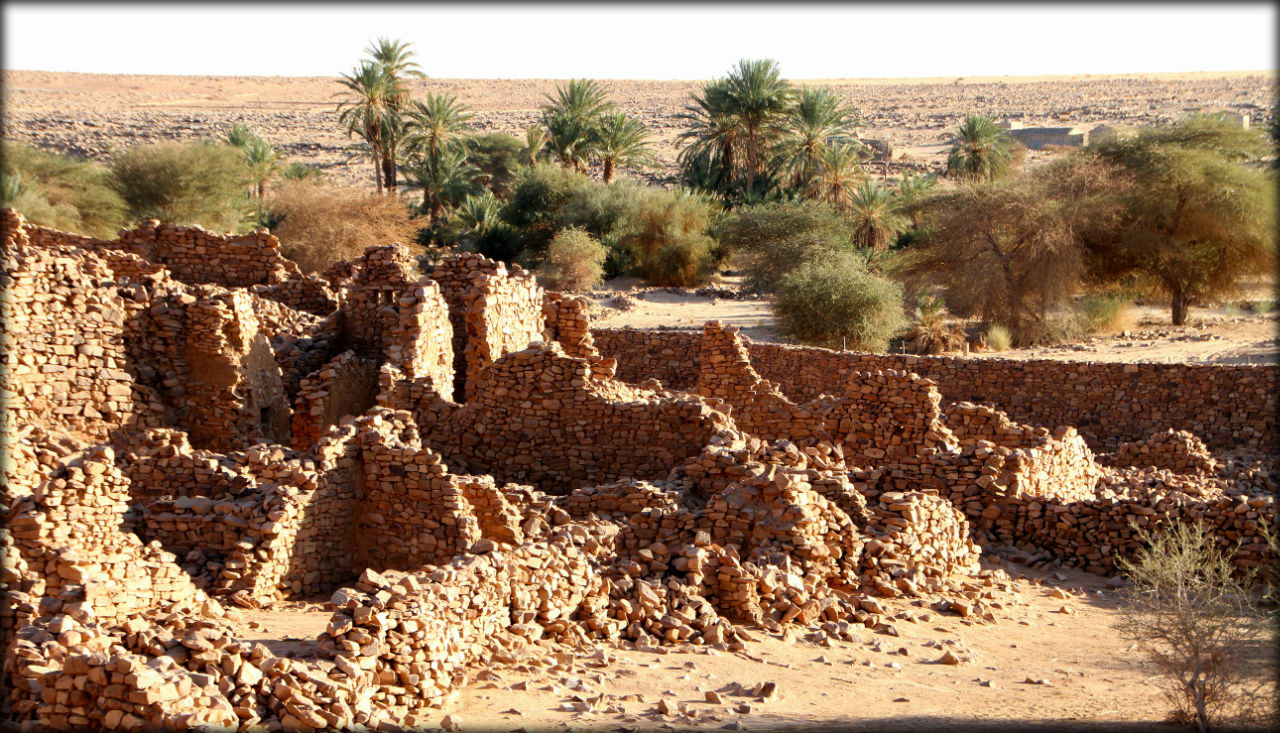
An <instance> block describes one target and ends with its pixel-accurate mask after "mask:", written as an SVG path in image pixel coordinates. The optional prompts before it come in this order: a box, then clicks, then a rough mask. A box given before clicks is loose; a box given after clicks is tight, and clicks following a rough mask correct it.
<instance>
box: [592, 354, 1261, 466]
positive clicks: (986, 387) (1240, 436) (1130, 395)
mask: <svg viewBox="0 0 1280 733" xmlns="http://www.w3.org/2000/svg"><path fill="white" fill-rule="evenodd" d="M592 334H593V336H594V338H595V343H596V348H597V349H599V351H600V353H601V354H603V355H604V356H611V357H613V358H615V359H617V361H618V378H619V379H622V380H624V381H628V382H633V383H636V382H640V381H643V380H644V379H647V378H656V379H658V380H660V381H661V382H662V384H663V385H664V386H666V387H667V388H669V389H685V390H688V389H692V388H693V387H694V385H695V384H696V382H697V378H698V373H699V365H698V359H699V348H700V345H701V335H700V334H698V333H690V332H660V331H634V330H627V329H595V330H593V331H592ZM747 351H748V353H749V354H750V356H751V362H752V364H753V365H754V367H755V369H756V371H757V372H759V374H760V375H761V376H762V377H763V378H764V379H767V380H769V381H772V382H776V383H777V384H779V385H780V387H781V389H782V391H783V392H784V393H785V394H786V395H787V396H788V397H790V398H791V399H794V400H810V399H814V398H816V397H817V396H818V395H820V394H822V393H823V392H826V391H829V390H830V389H831V384H832V382H833V378H836V379H838V378H839V377H835V375H843V374H847V373H849V372H852V371H874V370H877V369H880V370H895V371H904V372H905V371H910V372H915V373H917V374H920V375H921V376H923V377H926V378H928V379H931V380H933V381H934V382H936V383H937V384H938V389H939V391H940V392H941V394H942V398H943V400H944V401H945V402H965V401H968V402H981V403H985V404H989V405H992V406H994V407H996V408H999V409H1001V410H1003V411H1005V412H1006V413H1008V414H1009V416H1010V417H1012V418H1013V419H1014V420H1017V421H1019V422H1023V423H1029V424H1032V425H1051V426H1058V425H1071V426H1073V427H1075V428H1076V429H1077V430H1078V431H1079V432H1080V434H1081V435H1083V436H1085V439H1086V440H1087V441H1088V442H1089V444H1090V445H1091V446H1092V447H1093V448H1094V449H1095V450H1100V451H1114V450H1116V449H1117V448H1118V447H1119V445H1120V444H1121V443H1125V442H1132V441H1139V440H1144V439H1146V438H1147V437H1148V436H1150V435H1151V434H1152V433H1154V432H1157V431H1160V430H1165V429H1168V428H1173V429H1177V430H1187V431H1190V432H1192V433H1194V434H1195V435H1197V436H1198V437H1200V438H1201V439H1202V440H1203V441H1204V442H1205V444H1206V445H1208V446H1209V447H1210V449H1211V450H1214V451H1232V450H1248V451H1251V452H1254V453H1269V452H1275V451H1276V450H1277V448H1278V447H1280V446H1277V444H1276V435H1277V432H1276V414H1277V410H1276V394H1277V393H1278V391H1280V390H1278V389H1277V388H1278V387H1280V385H1278V384H1277V369H1278V368H1277V367H1276V366H1275V365H1208V364H1111V363H1098V362H1062V361H1054V360H1025V361H1012V360H1003V359H965V358H960V357H946V356H910V355H895V354H864V353H854V352H835V351H829V350H826V349H817V348H810V347H797V346H784V345H780V344H769V343H749V344H748V345H747Z"/></svg>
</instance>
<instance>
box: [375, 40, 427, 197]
mask: <svg viewBox="0 0 1280 733" xmlns="http://www.w3.org/2000/svg"><path fill="white" fill-rule="evenodd" d="M412 45H413V44H412V43H407V42H405V41H393V40H391V39H389V38H379V39H378V40H376V41H374V42H373V43H371V44H370V45H369V48H366V49H365V53H367V54H369V56H370V58H372V59H373V61H374V63H377V64H380V65H382V67H383V68H384V69H385V70H386V73H387V75H388V76H390V77H391V79H392V81H393V82H394V84H393V88H392V89H391V90H389V93H388V97H387V100H386V105H387V108H388V109H389V110H390V111H391V113H392V114H393V115H399V114H400V113H402V112H403V111H404V109H405V107H406V106H408V104H409V88H408V87H407V86H406V85H405V84H404V82H405V80H406V79H408V78H418V79H425V78H426V77H427V75H426V74H424V73H422V68H421V67H420V66H418V63H417V62H416V61H412V60H411V59H412V57H413V56H414V52H413V51H411V50H410V47H411V46H412ZM394 121H395V122H397V123H398V122H399V120H398V119H395V120H394ZM400 132H401V130H400V125H399V124H393V125H391V126H390V127H389V128H388V129H387V134H386V138H387V139H386V144H385V146H384V148H383V151H382V177H383V180H384V182H385V183H386V186H387V188H388V189H389V190H391V191H394V190H396V150H397V149H398V147H399V140H398V138H399V135H400Z"/></svg>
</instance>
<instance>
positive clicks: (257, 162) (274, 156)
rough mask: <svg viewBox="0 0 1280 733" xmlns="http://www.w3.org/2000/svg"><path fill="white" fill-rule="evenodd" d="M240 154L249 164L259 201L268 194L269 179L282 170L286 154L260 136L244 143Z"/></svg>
mask: <svg viewBox="0 0 1280 733" xmlns="http://www.w3.org/2000/svg"><path fill="white" fill-rule="evenodd" d="M240 156H241V157H242V158H244V162H245V163H246V164H247V165H248V166H249V175H250V177H251V178H252V179H253V186H254V191H255V192H256V194H257V199H258V201H259V202H261V201H262V199H263V197H264V196H265V195H266V190H267V181H268V180H270V179H271V177H272V176H274V175H276V174H277V173H279V172H280V169H281V167H282V166H283V165H284V163H283V161H284V154H283V153H281V152H280V151H279V150H277V149H276V146H274V145H272V144H271V143H269V142H267V141H266V140H263V139H262V138H260V137H256V136H255V137H253V138H250V139H249V140H248V142H246V143H245V144H244V146H243V147H242V148H241V150H240Z"/></svg>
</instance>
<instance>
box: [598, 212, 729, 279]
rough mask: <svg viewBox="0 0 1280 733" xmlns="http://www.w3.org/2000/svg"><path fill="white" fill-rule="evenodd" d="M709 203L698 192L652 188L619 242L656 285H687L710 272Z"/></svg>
mask: <svg viewBox="0 0 1280 733" xmlns="http://www.w3.org/2000/svg"><path fill="white" fill-rule="evenodd" d="M710 223H711V208H710V207H709V206H708V204H707V202H706V201H705V200H703V199H701V198H698V197H693V196H688V195H684V194H682V193H680V192H678V191H663V190H658V189H653V190H650V191H648V192H647V193H646V194H645V196H644V198H643V199H642V200H641V202H640V206H639V208H638V209H637V210H636V212H635V215H634V217H633V218H632V222H631V224H630V225H628V227H627V233H626V234H625V235H623V237H622V239H621V241H620V244H621V246H624V247H626V248H627V250H628V251H629V252H630V253H631V256H632V258H633V261H634V262H635V263H636V267H637V269H638V270H639V272H640V274H641V276H642V277H644V278H645V279H646V280H648V281H649V282H651V283H653V284H654V285H664V286H675V287H687V286H690V285H695V284H698V283H701V282H705V281H706V280H707V278H708V277H709V276H710V275H711V270H712V265H713V264H714V262H713V259H712V252H713V249H714V247H715V241H714V240H712V239H711V237H710V236H708V235H707V228H708V227H709V226H710Z"/></svg>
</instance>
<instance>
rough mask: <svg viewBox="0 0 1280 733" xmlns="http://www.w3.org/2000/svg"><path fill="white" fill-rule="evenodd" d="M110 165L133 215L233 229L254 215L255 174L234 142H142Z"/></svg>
mask: <svg viewBox="0 0 1280 733" xmlns="http://www.w3.org/2000/svg"><path fill="white" fill-rule="evenodd" d="M111 170H112V173H113V174H114V175H115V182H116V190H117V191H118V192H119V194H120V196H121V198H123V199H124V201H125V203H126V204H127V205H128V206H129V215H130V216H131V217H132V218H134V219H160V220H162V221H166V222H171V223H174V224H186V225H200V226H203V227H205V228H206V229H210V230H224V229H225V230H233V231H236V230H241V229H242V228H243V227H244V226H245V224H246V223H247V222H249V221H250V213H251V208H250V207H249V202H248V197H247V196H246V191H247V188H248V186H249V184H250V182H251V181H250V176H249V172H248V169H247V168H246V166H245V164H244V161H242V160H241V158H240V151H239V150H238V149H237V148H235V147H232V146H231V145H222V144H212V143H155V144H148V145H138V146H135V147H132V148H129V149H128V150H126V151H124V152H123V153H121V154H120V155H118V156H117V157H116V159H115V160H114V161H113V162H112V165H111Z"/></svg>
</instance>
